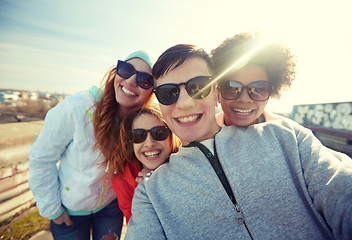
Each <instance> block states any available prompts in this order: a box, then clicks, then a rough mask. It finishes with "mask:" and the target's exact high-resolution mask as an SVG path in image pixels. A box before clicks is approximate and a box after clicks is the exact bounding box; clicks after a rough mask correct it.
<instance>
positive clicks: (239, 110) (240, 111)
mask: <svg viewBox="0 0 352 240" xmlns="http://www.w3.org/2000/svg"><path fill="white" fill-rule="evenodd" d="M234 111H235V112H237V113H239V114H250V113H251V112H252V111H253V109H250V110H243V109H234Z"/></svg>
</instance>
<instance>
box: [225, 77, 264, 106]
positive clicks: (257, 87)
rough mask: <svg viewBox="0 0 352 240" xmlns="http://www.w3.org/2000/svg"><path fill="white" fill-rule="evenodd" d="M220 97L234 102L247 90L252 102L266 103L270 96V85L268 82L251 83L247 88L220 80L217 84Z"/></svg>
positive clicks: (233, 82) (238, 83)
mask: <svg viewBox="0 0 352 240" xmlns="http://www.w3.org/2000/svg"><path fill="white" fill-rule="evenodd" d="M219 88H220V92H221V97H222V98H223V99H226V100H235V99H237V98H239V97H240V96H241V94H242V92H243V91H244V89H246V90H247V93H248V96H249V97H250V98H251V99H252V100H254V101H258V102H261V101H266V100H268V98H269V96H270V84H269V82H268V81H256V82H252V83H251V84H249V85H248V86H243V85H242V84H241V83H240V82H237V81H233V80H222V81H220V83H219Z"/></svg>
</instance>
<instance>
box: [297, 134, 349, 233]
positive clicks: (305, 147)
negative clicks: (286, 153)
mask: <svg viewBox="0 0 352 240" xmlns="http://www.w3.org/2000/svg"><path fill="white" fill-rule="evenodd" d="M297 141H298V147H299V152H300V159H301V162H302V168H303V172H304V179H305V182H306V184H307V187H308V191H309V194H310V196H311V197H312V199H313V204H314V207H315V208H316V209H317V210H318V212H320V213H321V214H322V215H323V217H324V218H325V219H326V221H327V223H328V224H329V226H330V227H331V229H332V232H333V234H334V236H335V237H336V238H337V239H352V228H351V226H352V160H351V158H350V157H348V156H347V155H345V154H343V153H339V152H336V151H333V150H331V149H329V148H327V147H325V146H323V145H322V144H321V142H320V141H319V140H318V139H317V138H316V137H315V136H314V135H313V134H312V132H311V131H310V130H309V129H305V128H302V129H300V130H299V131H298V134H297Z"/></svg>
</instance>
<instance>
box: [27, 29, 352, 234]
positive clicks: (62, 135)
mask: <svg viewBox="0 0 352 240" xmlns="http://www.w3.org/2000/svg"><path fill="white" fill-rule="evenodd" d="M155 60H156V59H155V56H154V55H153V54H152V53H151V52H149V51H145V50H139V51H136V52H133V53H131V54H130V55H128V56H127V57H126V58H125V59H124V60H118V62H117V65H116V67H113V68H111V69H110V70H109V71H108V73H107V74H106V75H105V77H104V79H105V82H104V85H103V86H101V87H100V88H98V87H92V88H91V89H90V90H89V91H83V92H79V93H76V94H74V95H72V96H68V97H66V99H65V100H64V101H62V102H60V103H59V104H58V105H57V106H55V107H54V108H52V109H51V110H50V111H49V112H48V113H47V115H46V118H45V121H44V126H43V129H42V131H41V133H40V134H39V136H38V138H37V140H36V141H35V143H34V144H33V147H32V149H31V152H30V159H29V168H30V176H29V180H28V181H29V185H30V188H31V190H32V192H33V195H34V198H35V199H36V201H37V207H38V209H39V213H40V215H42V216H44V217H47V218H49V219H51V221H50V229H51V232H52V235H53V237H54V239H55V240H56V239H59V240H60V239H65V240H66V239H73V240H74V239H80V240H86V239H90V235H92V236H93V239H94V240H99V239H119V238H120V235H121V229H122V225H123V218H124V216H125V218H126V222H127V224H128V227H127V233H126V236H125V239H351V238H352V227H351V226H352V160H351V158H350V157H348V156H347V155H345V154H343V153H339V152H336V151H334V150H331V149H329V148H327V147H325V146H324V145H322V144H321V142H320V141H319V140H318V139H317V138H316V137H315V136H314V135H313V133H312V132H311V131H310V130H309V129H307V128H305V127H303V126H301V125H299V124H298V123H296V122H294V121H292V120H290V119H287V118H285V117H282V116H279V115H275V114H272V113H269V112H267V111H265V106H266V104H267V103H268V101H269V99H270V98H272V97H277V98H279V97H280V94H281V92H282V91H283V89H285V88H287V87H289V86H290V85H291V83H292V81H293V80H294V77H295V69H296V61H295V56H294V55H293V54H292V52H291V50H290V48H289V47H288V46H286V45H284V44H282V43H279V42H265V44H263V37H262V35H261V34H260V33H258V32H244V33H240V34H237V35H235V36H233V37H231V38H227V39H226V40H225V41H223V42H222V43H221V44H220V45H219V46H218V47H216V48H215V49H214V50H212V51H211V53H207V52H206V51H204V50H203V49H202V48H200V47H198V46H194V45H190V44H178V45H175V46H172V47H170V48H169V49H167V50H166V51H164V52H163V53H162V54H161V55H160V56H159V58H158V59H157V60H156V61H155ZM154 96H156V99H157V102H158V103H159V106H157V105H155V103H153V102H155V99H154ZM218 103H220V105H221V109H222V111H221V112H220V113H218V114H216V112H215V109H216V106H217V104H218Z"/></svg>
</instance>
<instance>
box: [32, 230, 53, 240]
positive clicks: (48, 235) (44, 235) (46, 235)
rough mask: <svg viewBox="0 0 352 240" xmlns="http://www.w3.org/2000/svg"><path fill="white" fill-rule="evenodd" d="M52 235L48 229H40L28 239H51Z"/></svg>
mask: <svg viewBox="0 0 352 240" xmlns="http://www.w3.org/2000/svg"><path fill="white" fill-rule="evenodd" d="M53 239H54V238H53V235H51V232H49V231H40V232H38V233H37V234H35V235H34V236H33V237H31V238H30V239H29V240H53Z"/></svg>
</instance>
